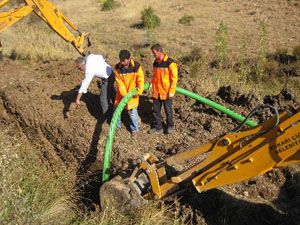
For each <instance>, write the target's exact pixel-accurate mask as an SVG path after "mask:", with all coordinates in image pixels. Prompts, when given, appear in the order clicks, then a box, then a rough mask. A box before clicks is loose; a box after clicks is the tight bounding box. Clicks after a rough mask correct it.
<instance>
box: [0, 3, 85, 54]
mask: <svg viewBox="0 0 300 225" xmlns="http://www.w3.org/2000/svg"><path fill="white" fill-rule="evenodd" d="M8 2H10V0H4V1H1V2H0V8H1V7H3V6H4V5H6V4H7V3H8ZM24 2H25V3H26V4H25V5H23V6H20V7H19V8H16V9H13V10H10V11H8V12H2V13H0V33H1V32H2V31H4V30H6V29H7V28H8V27H10V26H12V25H13V24H14V23H16V22H18V21H19V20H20V19H22V18H24V17H26V16H27V15H29V14H30V13H31V12H34V13H35V14H37V15H38V16H39V17H40V18H41V19H42V20H43V21H45V22H46V23H47V24H48V25H49V27H50V28H51V29H52V30H54V31H55V32H56V33H57V34H58V35H59V36H61V37H62V38H63V39H64V40H65V41H67V42H69V43H71V44H72V45H73V46H74V47H75V49H76V50H77V51H78V52H79V53H80V54H81V55H85V51H84V48H83V45H84V42H85V40H87V42H88V45H90V41H89V39H88V35H89V34H88V33H86V32H81V31H80V30H79V29H78V28H77V27H76V26H75V24H73V23H72V22H71V21H70V20H69V19H68V18H67V17H66V16H65V15H64V14H63V13H62V12H61V11H60V10H59V9H58V8H57V6H56V5H54V4H53V3H51V2H49V1H47V0H24ZM69 28H71V30H72V31H74V32H77V33H78V36H77V37H76V36H75V35H74V34H73V33H72V31H71V30H70V29H69Z"/></svg>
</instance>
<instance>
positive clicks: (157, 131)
mask: <svg viewBox="0 0 300 225" xmlns="http://www.w3.org/2000/svg"><path fill="white" fill-rule="evenodd" d="M162 131H163V130H162V129H157V128H155V127H154V128H151V129H150V130H149V131H148V133H149V134H159V133H162Z"/></svg>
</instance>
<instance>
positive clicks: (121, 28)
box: [1, 0, 300, 61]
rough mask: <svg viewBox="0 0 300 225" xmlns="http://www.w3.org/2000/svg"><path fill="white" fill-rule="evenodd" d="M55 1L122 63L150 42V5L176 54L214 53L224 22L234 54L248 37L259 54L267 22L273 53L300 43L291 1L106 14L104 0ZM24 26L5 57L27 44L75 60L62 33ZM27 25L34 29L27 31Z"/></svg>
mask: <svg viewBox="0 0 300 225" xmlns="http://www.w3.org/2000/svg"><path fill="white" fill-rule="evenodd" d="M54 2H55V3H56V4H58V6H59V8H60V9H61V10H62V11H63V12H64V13H65V14H66V15H67V16H68V17H69V18H70V19H71V20H72V21H73V22H74V23H75V24H77V25H78V27H80V28H81V30H83V31H89V32H90V33H91V38H92V41H93V50H94V51H97V52H102V53H103V54H109V55H110V57H111V59H113V60H114V61H115V60H117V53H118V51H119V50H120V49H121V48H130V47H131V46H133V45H135V44H137V43H140V44H144V43H145V42H147V41H148V37H147V32H146V31H144V30H141V29H137V28H136V27H135V26H134V25H135V24H140V23H141V19H140V13H141V11H142V10H143V9H144V8H145V7H147V6H149V7H152V8H153V9H154V10H155V12H156V13H157V15H158V16H159V17H160V18H161V26H160V28H159V29H157V30H156V31H155V32H154V35H155V36H156V39H157V40H158V41H159V42H161V43H163V44H164V45H165V46H166V50H167V51H168V52H170V54H172V55H180V54H183V53H186V52H188V51H190V50H191V49H192V48H193V47H194V46H195V45H198V46H201V47H203V46H205V48H206V49H207V50H213V49H214V46H215V32H216V30H217V28H218V26H219V24H220V23H221V22H222V21H223V22H224V23H225V24H227V25H228V29H229V30H230V33H231V35H230V40H229V43H228V44H229V46H230V49H229V50H230V51H231V52H238V46H237V45H236V43H239V42H240V41H239V40H241V38H242V37H243V36H244V35H246V36H247V37H248V39H249V42H250V44H249V52H250V53H252V54H254V53H255V52H256V49H257V47H258V45H259V43H258V42H259V40H257V33H258V31H259V26H260V25H259V24H260V22H261V21H265V23H266V24H267V27H268V29H269V31H270V32H269V36H268V42H267V46H266V50H267V51H274V50H275V49H277V48H279V47H282V46H284V47H286V48H292V47H293V46H295V45H297V44H299V43H298V42H299V40H300V28H299V26H297V24H299V16H298V8H297V7H296V6H295V5H293V4H289V3H288V2H280V3H279V2H278V1H275V0H274V1H272V2H271V3H270V2H268V3H267V2H266V3H260V4H257V3H255V2H247V3H245V2H244V1H242V0H235V1H233V2H232V3H231V4H230V5H228V4H226V2H225V1H224V2H223V1H221V2H220V1H217V2H216V1H197V0H191V1H182V0H174V1H163V2H162V1H158V0H152V1H145V0H136V1H124V0H118V1H117V2H118V3H119V4H120V6H119V7H118V8H117V9H115V10H113V11H108V12H103V11H101V2H100V1H91V0H87V1H79V0H73V1H71V0H66V1H54ZM286 12H289V16H286V15H285V13H286ZM274 13H276V14H277V16H276V17H274V16H273V15H274ZM186 14H189V15H190V16H193V17H194V21H193V26H192V29H191V27H189V26H179V22H178V21H179V19H180V18H182V17H183V16H184V15H186ZM116 15H117V16H116ZM18 24H19V25H18V26H17V25H15V26H13V27H11V28H9V30H7V31H5V32H4V33H3V35H1V36H2V37H1V38H3V44H4V53H5V54H9V53H10V52H11V51H12V50H13V49H15V50H16V51H18V52H17V54H19V55H26V54H27V52H28V50H27V48H26V46H30V47H34V49H37V50H35V52H36V53H35V54H38V55H42V56H43V57H48V56H50V57H52V58H72V57H74V55H76V52H74V50H73V49H72V47H68V44H66V43H64V41H62V40H60V38H58V37H55V36H56V34H54V33H53V34H52V33H51V32H52V31H50V29H49V28H46V27H45V28H43V29H41V27H39V26H37V27H35V26H32V24H30V25H28V23H27V22H26V21H23V22H18ZM25 27H26V29H29V30H28V31H26V32H25V31H24V30H25V29H24V28H25ZM24 37H25V38H26V39H25V41H24ZM14 43H18V44H17V45H16V44H14ZM41 49H43V50H41ZM40 51H43V52H42V53H40ZM19 52H20V53H19ZM23 52H24V53H23ZM149 54H150V51H149ZM39 57H40V56H33V57H31V58H39Z"/></svg>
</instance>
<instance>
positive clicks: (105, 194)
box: [100, 106, 300, 209]
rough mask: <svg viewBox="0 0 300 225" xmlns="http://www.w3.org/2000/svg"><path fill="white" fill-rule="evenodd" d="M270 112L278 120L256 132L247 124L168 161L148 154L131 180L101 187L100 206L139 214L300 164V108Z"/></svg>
mask: <svg viewBox="0 0 300 225" xmlns="http://www.w3.org/2000/svg"><path fill="white" fill-rule="evenodd" d="M267 108H272V110H274V112H276V113H275V114H276V115H275V116H273V117H271V118H270V119H269V120H267V121H265V122H264V123H262V124H259V125H257V126H255V127H251V128H243V126H242V125H243V124H242V125H241V126H239V127H237V129H235V130H234V131H232V132H230V133H228V134H226V135H224V136H222V137H219V138H216V139H215V140H213V141H211V142H209V143H207V144H204V145H202V146H200V147H198V148H195V149H193V150H190V151H185V152H182V153H179V154H176V155H173V156H171V157H169V158H166V159H164V160H160V159H158V158H157V157H155V156H154V155H152V154H147V155H146V156H145V157H144V158H143V159H142V160H141V161H140V164H139V166H138V167H136V169H135V170H134V171H133V172H132V174H131V176H130V177H127V178H125V179H124V178H121V177H120V176H117V177H115V178H113V179H112V180H110V181H108V182H106V183H104V184H103V185H102V187H101V189H100V199H101V205H107V204H110V205H111V204H112V205H114V206H116V207H118V208H122V209H134V208H136V207H138V206H140V205H141V204H143V203H145V202H146V201H147V200H149V199H161V198H166V197H170V196H174V195H178V194H179V193H181V192H183V191H185V190H188V189H191V188H192V187H195V188H196V190H197V191H198V192H203V191H206V190H210V189H213V188H217V187H221V186H223V185H227V184H233V183H237V182H240V181H243V180H247V179H250V178H253V177H255V176H258V175H262V174H264V173H266V172H268V171H270V170H272V169H274V168H280V167H286V166H288V165H291V164H295V163H299V162H300V109H297V110H295V111H294V112H293V113H292V112H288V111H285V112H283V113H280V114H279V113H278V111H277V110H276V109H275V108H274V107H272V106H268V107H267ZM253 112H255V110H254V111H252V114H253ZM250 114H251V113H250ZM248 118H249V117H248ZM180 165H181V166H180Z"/></svg>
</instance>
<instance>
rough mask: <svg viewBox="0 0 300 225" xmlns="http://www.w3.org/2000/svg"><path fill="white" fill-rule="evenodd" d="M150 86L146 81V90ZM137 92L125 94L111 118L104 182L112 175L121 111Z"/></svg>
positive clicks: (105, 157)
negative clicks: (113, 155) (113, 152)
mask: <svg viewBox="0 0 300 225" xmlns="http://www.w3.org/2000/svg"><path fill="white" fill-rule="evenodd" d="M149 87H150V85H149V83H145V85H144V90H145V91H147V90H148V89H149ZM136 92H137V89H136V88H135V89H133V90H132V91H130V92H128V93H127V95H125V96H124V97H123V98H122V100H121V101H120V103H119V105H118V106H117V108H116V110H115V112H114V114H113V117H112V119H111V122H110V126H109V131H108V136H107V138H106V144H105V150H104V157H103V171H102V181H103V182H105V181H107V180H108V179H109V175H110V157H111V151H112V145H113V142H114V137H115V131H116V128H117V123H118V120H119V119H120V117H121V113H122V111H123V109H124V108H125V106H126V104H127V102H128V101H129V100H130V99H131V98H132V97H133V96H134V95H135V94H136Z"/></svg>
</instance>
